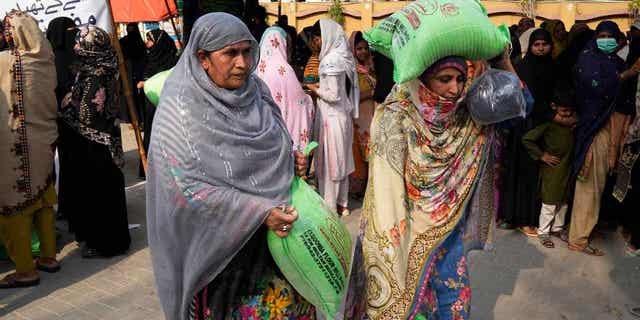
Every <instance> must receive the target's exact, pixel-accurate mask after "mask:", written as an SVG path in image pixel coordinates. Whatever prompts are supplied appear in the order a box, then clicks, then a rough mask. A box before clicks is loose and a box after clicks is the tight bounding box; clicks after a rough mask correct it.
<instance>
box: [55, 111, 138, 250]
mask: <svg viewBox="0 0 640 320" xmlns="http://www.w3.org/2000/svg"><path fill="white" fill-rule="evenodd" d="M60 131H61V137H60V145H59V148H60V149H61V150H62V151H63V152H62V153H61V154H62V155H64V157H62V158H61V159H60V162H61V165H62V169H61V170H64V177H65V179H64V183H65V188H66V196H65V199H64V200H65V214H66V215H67V217H68V219H69V228H70V230H71V231H72V232H73V233H74V234H75V236H76V240H77V241H78V242H85V243H86V246H87V247H89V248H91V249H95V250H97V251H98V252H99V253H100V254H101V255H102V256H114V255H118V254H122V253H124V252H126V251H127V250H128V249H129V245H130V244H131V237H130V235H129V222H128V217H127V200H126V195H125V189H124V175H123V174H122V171H120V168H118V167H117V166H116V165H115V164H114V163H113V159H112V157H111V153H110V152H109V148H108V147H107V146H106V145H102V144H99V143H96V142H93V141H90V140H88V139H86V138H85V137H83V136H81V135H80V134H79V133H77V132H76V131H74V130H73V129H72V128H70V127H69V126H68V125H67V124H66V123H62V124H61V128H60Z"/></svg>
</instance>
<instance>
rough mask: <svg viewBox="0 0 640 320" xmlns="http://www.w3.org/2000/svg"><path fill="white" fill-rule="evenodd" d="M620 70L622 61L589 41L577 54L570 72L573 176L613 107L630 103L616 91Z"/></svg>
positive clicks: (627, 98)
mask: <svg viewBox="0 0 640 320" xmlns="http://www.w3.org/2000/svg"><path fill="white" fill-rule="evenodd" d="M622 71H624V61H623V60H622V59H621V58H620V57H618V55H616V54H615V53H613V54H606V53H604V52H602V51H600V50H599V49H598V48H597V45H596V41H595V40H592V41H591V42H590V43H589V45H588V46H587V48H586V49H585V50H584V51H583V52H582V53H581V54H580V57H579V58H578V62H577V64H576V69H575V73H574V77H575V78H574V80H575V83H576V93H577V95H576V112H577V114H578V126H577V128H576V130H575V142H576V143H575V149H574V150H575V160H574V166H573V173H574V175H577V173H578V172H579V171H580V169H581V168H582V166H583V164H584V161H585V158H586V155H587V151H588V150H589V146H590V145H591V142H592V141H593V137H595V135H596V134H597V133H598V131H600V129H602V128H603V127H604V126H605V125H606V124H607V121H608V120H609V118H610V117H611V115H612V114H613V112H614V111H615V110H616V108H624V107H625V106H626V104H628V103H633V102H632V101H631V99H630V98H629V97H628V94H625V92H624V91H623V90H620V88H621V85H620V80H619V75H620V73H621V72H622Z"/></svg>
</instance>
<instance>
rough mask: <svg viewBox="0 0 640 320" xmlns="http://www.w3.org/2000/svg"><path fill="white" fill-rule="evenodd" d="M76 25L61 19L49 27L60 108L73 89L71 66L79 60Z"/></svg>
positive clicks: (68, 20) (51, 23)
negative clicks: (76, 51)
mask: <svg viewBox="0 0 640 320" xmlns="http://www.w3.org/2000/svg"><path fill="white" fill-rule="evenodd" d="M77 32H78V29H76V24H75V23H74V22H73V20H71V18H67V17H59V18H55V19H53V20H51V22H49V26H48V27H47V39H48V40H49V42H50V43H51V47H52V48H53V53H54V55H55V63H56V74H57V78H58V85H57V86H56V97H57V99H58V107H60V103H61V102H62V98H63V97H64V95H65V94H67V92H69V90H70V89H71V85H73V81H74V76H73V72H72V71H71V66H72V65H73V64H74V62H75V61H76V60H77V59H76V55H75V53H74V51H73V46H74V45H75V43H76V33H77Z"/></svg>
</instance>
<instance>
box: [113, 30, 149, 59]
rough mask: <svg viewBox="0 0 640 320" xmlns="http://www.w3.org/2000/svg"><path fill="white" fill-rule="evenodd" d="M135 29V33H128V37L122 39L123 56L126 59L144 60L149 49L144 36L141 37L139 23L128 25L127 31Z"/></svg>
mask: <svg viewBox="0 0 640 320" xmlns="http://www.w3.org/2000/svg"><path fill="white" fill-rule="evenodd" d="M130 28H135V31H134V32H128V33H127V35H126V36H124V37H122V39H120V46H121V47H122V54H123V55H124V58H125V59H130V60H141V59H144V56H145V52H147V47H146V46H145V45H144V41H143V40H142V36H140V29H138V24H137V23H129V24H127V30H129V29H130Z"/></svg>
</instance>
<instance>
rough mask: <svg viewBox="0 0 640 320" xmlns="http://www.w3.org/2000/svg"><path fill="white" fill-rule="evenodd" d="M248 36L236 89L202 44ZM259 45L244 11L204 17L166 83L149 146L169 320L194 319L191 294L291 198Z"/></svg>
mask: <svg viewBox="0 0 640 320" xmlns="http://www.w3.org/2000/svg"><path fill="white" fill-rule="evenodd" d="M241 41H250V42H251V43H252V46H253V61H254V63H253V67H252V70H251V76H250V77H249V78H248V79H247V82H246V84H245V85H244V86H243V87H241V88H239V89H236V90H226V89H223V88H220V87H218V86H216V85H215V84H214V83H213V82H212V81H211V80H210V78H209V77H208V75H207V73H206V72H205V71H204V69H203V68H202V66H201V65H200V63H199V61H198V58H197V56H196V51H197V50H198V49H203V50H205V51H208V52H212V51H217V50H220V49H222V48H224V47H226V46H228V45H231V44H235V43H238V42H241ZM258 50H259V49H258V43H257V42H256V41H255V39H254V38H253V37H252V36H251V33H250V32H249V30H248V29H247V28H246V26H245V25H244V24H243V23H242V22H241V21H240V20H239V19H237V18H235V17H233V16H231V15H228V14H224V13H211V14H207V15H205V16H202V17H201V18H200V19H198V21H197V22H196V24H195V25H194V28H193V31H192V33H191V38H190V40H189V45H188V46H187V47H186V49H185V51H184V53H183V55H182V57H181V58H180V61H179V62H178V64H177V65H176V67H175V69H174V71H173V73H172V74H171V76H169V78H168V79H167V82H166V85H165V86H164V90H163V91H162V96H161V98H160V103H159V105H158V111H157V113H156V117H155V119H154V124H153V127H154V129H153V133H152V137H151V146H150V152H149V172H148V175H147V177H148V181H147V223H148V233H149V234H148V236H149V247H150V248H151V256H152V261H153V268H154V273H155V276H156V284H157V286H158V295H159V297H160V302H161V304H162V307H163V309H164V312H165V315H166V317H167V319H169V320H174V319H187V317H188V309H189V305H190V304H191V301H192V300H193V296H194V295H195V294H196V293H197V292H199V291H200V290H202V289H203V288H204V287H205V286H206V285H207V284H209V283H210V282H211V281H213V280H214V279H215V278H216V277H217V276H218V275H219V274H220V273H221V272H222V271H223V270H224V268H225V267H226V266H227V264H228V263H229V262H230V261H231V259H232V258H233V257H234V256H235V255H236V253H237V252H238V251H240V249H241V248H242V247H243V246H244V245H245V243H247V241H249V240H250V239H251V237H252V236H253V234H254V233H255V232H256V230H257V229H258V228H259V227H260V226H261V225H262V224H263V221H264V219H265V218H266V216H267V214H268V210H269V209H271V208H273V207H276V206H278V205H280V204H283V203H285V202H288V201H289V187H290V185H291V181H292V178H293V156H292V146H291V139H290V137H289V135H288V133H287V129H286V127H285V124H284V122H283V120H282V117H281V115H280V109H279V108H278V106H277V105H276V104H275V103H274V101H273V100H272V98H271V95H270V93H269V89H268V88H267V87H266V85H265V84H264V83H263V82H262V81H261V80H259V78H257V77H256V76H254V75H253V71H254V69H255V65H256V64H257V61H258V57H259V51H258ZM265 241H266V239H265Z"/></svg>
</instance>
